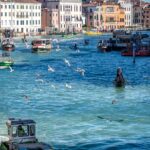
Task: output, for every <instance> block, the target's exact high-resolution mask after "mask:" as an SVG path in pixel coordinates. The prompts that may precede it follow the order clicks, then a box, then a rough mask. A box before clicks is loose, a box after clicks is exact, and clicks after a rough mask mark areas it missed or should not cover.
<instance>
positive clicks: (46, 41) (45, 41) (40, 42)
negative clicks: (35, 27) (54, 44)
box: [31, 39, 51, 45]
mask: <svg viewBox="0 0 150 150" xmlns="http://www.w3.org/2000/svg"><path fill="white" fill-rule="evenodd" d="M31 44H32V45H49V44H51V40H49V39H40V40H34V41H32V43H31Z"/></svg>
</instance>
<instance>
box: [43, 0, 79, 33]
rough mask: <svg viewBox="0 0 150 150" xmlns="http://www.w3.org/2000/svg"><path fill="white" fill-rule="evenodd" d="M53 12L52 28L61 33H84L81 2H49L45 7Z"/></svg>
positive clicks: (63, 0) (71, 0) (61, 0)
mask: <svg viewBox="0 0 150 150" xmlns="http://www.w3.org/2000/svg"><path fill="white" fill-rule="evenodd" d="M44 6H46V7H47V8H48V9H49V10H50V12H51V25H50V27H51V26H53V27H54V28H56V29H57V30H58V31H59V32H80V31H82V1H81V0H55V1H54V0H47V1H46V2H45V5H44Z"/></svg>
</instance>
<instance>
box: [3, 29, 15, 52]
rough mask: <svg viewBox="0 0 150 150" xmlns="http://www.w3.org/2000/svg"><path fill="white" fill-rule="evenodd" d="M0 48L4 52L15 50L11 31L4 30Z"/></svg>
mask: <svg viewBox="0 0 150 150" xmlns="http://www.w3.org/2000/svg"><path fill="white" fill-rule="evenodd" d="M1 47H2V49H3V50H6V51H12V50H14V49H15V44H14V40H13V30H10V29H6V30H4V31H3V37H2V40H1Z"/></svg>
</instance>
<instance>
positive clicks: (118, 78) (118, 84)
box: [115, 67, 125, 87]
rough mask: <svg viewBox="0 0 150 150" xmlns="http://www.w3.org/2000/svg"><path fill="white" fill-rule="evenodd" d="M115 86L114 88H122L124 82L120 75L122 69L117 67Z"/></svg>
mask: <svg viewBox="0 0 150 150" xmlns="http://www.w3.org/2000/svg"><path fill="white" fill-rule="evenodd" d="M115 86H116V87H124V86H125V80H124V77H123V74H122V69H121V68H120V67H119V68H118V69H117V75H116V78H115Z"/></svg>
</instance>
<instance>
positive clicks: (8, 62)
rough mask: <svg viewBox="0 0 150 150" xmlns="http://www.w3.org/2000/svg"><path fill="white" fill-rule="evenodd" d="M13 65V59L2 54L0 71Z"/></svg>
mask: <svg viewBox="0 0 150 150" xmlns="http://www.w3.org/2000/svg"><path fill="white" fill-rule="evenodd" d="M13 64H14V61H13V59H12V58H11V57H10V55H9V54H7V53H3V54H2V55H0V69H5V68H9V67H11V66H12V65H13Z"/></svg>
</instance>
